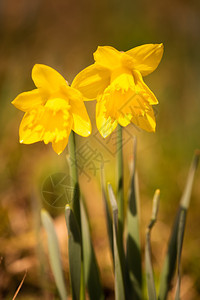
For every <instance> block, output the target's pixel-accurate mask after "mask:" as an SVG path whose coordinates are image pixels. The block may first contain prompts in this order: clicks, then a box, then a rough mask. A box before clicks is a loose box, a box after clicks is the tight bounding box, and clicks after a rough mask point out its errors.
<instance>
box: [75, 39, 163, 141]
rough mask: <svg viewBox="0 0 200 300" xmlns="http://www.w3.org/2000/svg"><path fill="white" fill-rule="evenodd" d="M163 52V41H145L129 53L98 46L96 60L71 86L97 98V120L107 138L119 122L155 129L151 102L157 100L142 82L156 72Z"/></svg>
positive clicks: (149, 129) (155, 102) (147, 129)
mask: <svg viewBox="0 0 200 300" xmlns="http://www.w3.org/2000/svg"><path fill="white" fill-rule="evenodd" d="M162 55H163V44H146V45H142V46H139V47H135V48H133V49H131V50H129V51H126V52H120V51H118V50H116V49H115V48H113V47H109V46H103V47H98V48H97V50H96V52H95V53H94V60H95V63H94V64H93V65H91V66H89V67H87V68H85V69H84V70H82V71H81V72H80V73H79V74H78V75H77V76H76V77H75V79H74V81H73V83H72V86H73V87H74V88H76V89H78V90H80V91H81V93H82V94H83V96H84V97H85V100H92V99H96V100H97V105H96V123H97V128H98V130H99V132H100V133H101V135H102V136H103V137H104V138H105V137H107V136H108V135H109V134H111V133H112V131H113V130H114V129H115V128H116V126H117V124H118V123H119V124H120V125H121V126H127V125H128V124H130V123H134V124H135V125H137V126H138V127H140V128H142V129H144V130H146V131H149V132H150V131H155V127H156V121H155V116H154V111H153V108H152V105H155V104H158V100H157V99H156V97H155V95H154V94H153V93H152V91H151V90H150V89H149V88H148V87H147V85H146V84H145V83H144V81H143V76H146V75H148V74H150V73H151V72H153V71H154V70H155V69H156V68H157V66H158V64H159V63H160V60H161V58H162Z"/></svg>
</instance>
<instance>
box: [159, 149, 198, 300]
mask: <svg viewBox="0 0 200 300" xmlns="http://www.w3.org/2000/svg"><path fill="white" fill-rule="evenodd" d="M199 155H200V151H196V153H195V155H194V158H193V161H192V164H191V167H190V171H189V174H188V178H187V182H186V185H185V189H184V192H183V195H182V198H181V201H180V206H179V210H178V213H177V216H176V219H175V222H174V226H173V230H172V233H171V237H170V240H169V244H168V252H167V255H166V258H165V262H164V266H163V270H162V273H161V278H160V290H159V297H158V299H159V300H165V299H166V298H167V294H168V292H169V290H170V288H171V282H172V278H173V276H174V272H175V269H176V263H177V261H179V266H178V268H179V271H180V257H181V249H182V243H183V235H184V230H185V220H186V215H187V210H188V208H189V204H190V198H191V192H192V185H193V181H194V175H195V172H196V169H197V166H198V161H199ZM179 276H180V273H179ZM178 280H179V282H178V284H179V286H178V292H177V293H179V290H180V277H179V279H178ZM177 297H178V294H177Z"/></svg>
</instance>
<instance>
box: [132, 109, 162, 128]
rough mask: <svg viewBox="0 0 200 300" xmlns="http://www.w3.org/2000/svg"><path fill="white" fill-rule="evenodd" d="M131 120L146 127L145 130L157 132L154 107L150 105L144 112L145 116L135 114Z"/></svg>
mask: <svg viewBox="0 0 200 300" xmlns="http://www.w3.org/2000/svg"><path fill="white" fill-rule="evenodd" d="M131 122H132V123H134V124H135V125H136V126H137V127H139V128H141V129H144V130H145V131H148V132H155V129H156V120H155V116H154V111H153V108H152V107H151V106H149V109H148V111H147V112H146V113H145V114H144V116H141V115H139V116H133V117H132V119H131Z"/></svg>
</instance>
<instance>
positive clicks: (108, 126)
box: [96, 101, 117, 138]
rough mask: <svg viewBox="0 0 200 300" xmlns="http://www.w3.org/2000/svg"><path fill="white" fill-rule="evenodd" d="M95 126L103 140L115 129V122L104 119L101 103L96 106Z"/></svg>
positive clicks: (102, 104)
mask: <svg viewBox="0 0 200 300" xmlns="http://www.w3.org/2000/svg"><path fill="white" fill-rule="evenodd" d="M96 124H97V129H98V130H99V132H100V134H101V135H102V137H103V138H106V137H107V136H109V135H110V134H111V133H112V132H113V130H115V128H116V127H117V120H115V121H113V120H112V119H111V118H110V117H109V118H106V117H105V106H104V103H103V102H101V101H99V102H97V104H96Z"/></svg>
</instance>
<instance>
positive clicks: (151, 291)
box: [145, 190, 160, 300]
mask: <svg viewBox="0 0 200 300" xmlns="http://www.w3.org/2000/svg"><path fill="white" fill-rule="evenodd" d="M159 199H160V191H159V190H156V191H155V194H154V197H153V207H152V216H151V220H150V223H149V225H148V227H147V232H146V245H145V268H146V281H147V292H148V299H149V300H156V299H157V298H156V288H155V281H154V275H153V267H152V261H151V241H150V238H151V229H152V228H153V226H154V224H155V222H156V218H157V213H158V205H159Z"/></svg>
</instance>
